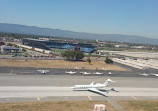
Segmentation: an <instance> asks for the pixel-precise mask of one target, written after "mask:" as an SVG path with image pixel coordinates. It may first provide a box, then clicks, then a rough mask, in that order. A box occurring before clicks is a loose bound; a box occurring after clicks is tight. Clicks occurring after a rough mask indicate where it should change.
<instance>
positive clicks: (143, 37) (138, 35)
mask: <svg viewBox="0 0 158 111" xmlns="http://www.w3.org/2000/svg"><path fill="white" fill-rule="evenodd" d="M0 24H9V25H22V26H28V27H37V28H46V29H53V28H47V27H39V26H33V25H24V24H14V23H0ZM55 30H63V31H72V30H64V29H55ZM72 32H77V31H72ZM2 33H7V32H2ZM77 33H87V34H100V35H106V34H102V33H93V32H92V33H91V32H77ZM17 34H20V33H17ZM24 34H25V33H24ZM108 34H109V35H127V36H139V37H143V38H150V37H147V36H142V35H130V34H110V33H107V35H108ZM45 36H47V35H45ZM151 39H158V38H151Z"/></svg>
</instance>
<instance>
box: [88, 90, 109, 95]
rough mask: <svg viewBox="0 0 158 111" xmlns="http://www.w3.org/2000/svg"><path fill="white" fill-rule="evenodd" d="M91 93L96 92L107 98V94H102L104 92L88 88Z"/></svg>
mask: <svg viewBox="0 0 158 111" xmlns="http://www.w3.org/2000/svg"><path fill="white" fill-rule="evenodd" d="M88 90H89V91H92V92H95V93H98V94H101V95H103V96H106V94H107V92H106V93H105V92H102V91H99V90H98V89H96V88H88Z"/></svg>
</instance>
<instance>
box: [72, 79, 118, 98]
mask: <svg viewBox="0 0 158 111" xmlns="http://www.w3.org/2000/svg"><path fill="white" fill-rule="evenodd" d="M109 82H115V81H112V80H111V79H107V80H106V81H105V83H103V84H101V83H96V84H94V81H93V82H92V83H91V84H90V85H74V86H72V87H71V89H73V90H83V89H85V90H88V91H91V92H94V93H98V94H100V95H103V96H106V94H107V93H108V92H109V91H115V92H118V91H116V90H115V89H114V88H111V89H110V90H105V89H104V90H103V89H100V88H105V87H108V86H109Z"/></svg>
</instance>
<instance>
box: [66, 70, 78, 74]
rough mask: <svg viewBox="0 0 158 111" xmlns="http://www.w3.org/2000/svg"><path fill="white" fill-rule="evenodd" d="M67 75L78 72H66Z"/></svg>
mask: <svg viewBox="0 0 158 111" xmlns="http://www.w3.org/2000/svg"><path fill="white" fill-rule="evenodd" d="M65 73H67V74H75V73H76V72H72V71H65Z"/></svg>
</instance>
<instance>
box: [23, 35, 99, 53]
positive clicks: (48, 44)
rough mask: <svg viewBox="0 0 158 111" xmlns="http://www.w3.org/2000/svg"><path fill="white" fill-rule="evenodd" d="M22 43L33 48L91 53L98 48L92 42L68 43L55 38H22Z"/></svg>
mask: <svg viewBox="0 0 158 111" xmlns="http://www.w3.org/2000/svg"><path fill="white" fill-rule="evenodd" d="M22 44H23V45H27V46H31V47H33V48H40V49H45V50H50V49H51V48H58V49H66V50H75V51H81V52H85V53H91V52H94V51H95V50H96V46H94V45H92V44H84V43H68V42H61V41H60V42H59V41H55V40H40V39H29V38H24V39H22Z"/></svg>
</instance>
